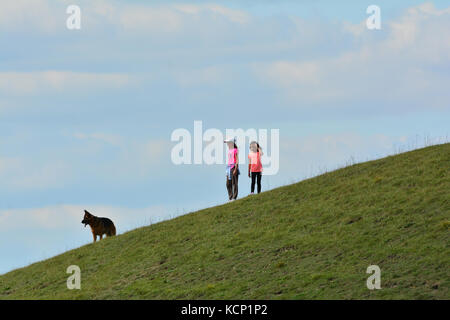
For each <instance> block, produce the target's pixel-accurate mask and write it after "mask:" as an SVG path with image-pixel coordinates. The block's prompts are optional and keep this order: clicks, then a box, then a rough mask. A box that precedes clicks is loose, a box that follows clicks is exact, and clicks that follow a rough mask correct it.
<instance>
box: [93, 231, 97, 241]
mask: <svg viewBox="0 0 450 320" xmlns="http://www.w3.org/2000/svg"><path fill="white" fill-rule="evenodd" d="M92 236H93V237H94V242H96V241H97V236H96V235H95V233H92Z"/></svg>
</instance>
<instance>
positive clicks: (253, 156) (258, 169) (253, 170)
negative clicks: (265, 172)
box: [248, 141, 263, 194]
mask: <svg viewBox="0 0 450 320" xmlns="http://www.w3.org/2000/svg"><path fill="white" fill-rule="evenodd" d="M262 155H263V153H262V150H261V147H260V146H259V143H258V142H256V141H252V142H251V143H250V153H249V154H248V160H249V162H248V177H249V178H251V179H252V185H251V188H250V191H251V194H253V193H254V192H255V182H256V183H257V184H258V193H260V192H261V176H262V164H261V156H262Z"/></svg>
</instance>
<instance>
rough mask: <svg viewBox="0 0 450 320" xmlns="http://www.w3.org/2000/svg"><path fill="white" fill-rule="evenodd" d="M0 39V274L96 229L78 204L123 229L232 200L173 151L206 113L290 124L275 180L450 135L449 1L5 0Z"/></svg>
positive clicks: (213, 177)
mask: <svg viewBox="0 0 450 320" xmlns="http://www.w3.org/2000/svg"><path fill="white" fill-rule="evenodd" d="M72 4H75V5H78V6H79V7H80V9H81V29H79V30H69V29H68V28H67V27H66V20H67V18H68V17H69V15H68V14H67V13H66V8H67V7H68V6H69V5H72ZM372 4H375V5H378V6H379V7H380V10H381V11H380V12H381V29H380V30H369V29H368V28H367V27H366V20H367V18H368V17H369V15H370V14H367V13H366V8H367V7H368V6H369V5H372ZM0 48H1V50H0V195H1V196H0V274H1V273H5V272H7V271H10V270H12V269H14V268H18V267H22V266H25V265H28V264H29V263H32V262H35V261H38V260H42V259H45V258H48V257H51V256H53V255H55V254H59V253H62V252H64V251H66V250H68V249H72V248H75V247H78V246H80V245H83V244H86V243H89V242H91V241H92V236H91V233H90V230H89V229H88V228H84V227H83V225H82V224H81V220H82V216H83V210H84V209H87V210H89V211H90V212H91V213H93V214H95V215H97V216H107V217H110V218H112V219H113V221H114V222H115V224H116V226H117V229H118V232H119V233H123V232H126V231H128V230H131V229H133V228H136V227H140V226H144V225H148V224H151V223H156V222H158V221H162V220H166V219H170V218H174V217H176V216H179V215H182V214H186V213H189V212H191V211H192V210H197V209H201V208H205V207H209V206H214V205H217V204H222V203H225V202H226V201H227V192H226V187H225V168H224V165H218V164H216V165H206V164H192V165H175V164H174V163H173V162H172V160H171V150H172V148H173V147H174V145H175V144H176V143H175V142H173V141H171V134H172V132H174V130H176V129H178V128H185V129H186V130H188V131H189V132H193V128H194V121H202V125H203V130H207V129H209V128H215V129H218V130H220V131H222V132H225V130H226V129H233V128H236V129H237V128H242V129H244V130H247V129H249V128H254V129H257V130H263V129H265V130H268V131H270V130H273V129H278V130H279V137H280V139H279V159H280V163H279V170H278V173H277V174H275V175H271V176H269V175H266V176H263V179H262V187H263V191H264V190H268V189H271V188H275V187H278V186H282V185H285V184H289V183H293V182H297V181H300V180H302V179H305V178H309V177H312V176H315V175H317V174H320V173H323V172H325V171H327V170H328V171H330V170H334V169H336V168H340V167H342V166H345V165H348V164H351V163H354V162H360V161H366V160H370V159H376V158H380V157H383V156H386V155H390V154H394V153H397V152H401V151H406V150H411V149H414V148H418V147H421V146H424V145H428V144H432V143H442V142H446V141H448V136H449V130H448V128H449V126H448V123H449V122H450V121H449V120H450V106H449V102H450V90H448V86H449V83H450V81H449V80H450V6H449V5H448V2H447V1H426V2H424V1H415V0H412V1H401V0H399V1H381V0H380V1H356V0H355V1H339V2H338V1H312V0H305V1H277V2H276V4H275V2H273V1H258V2H255V1H246V0H242V1H234V0H233V1H220V2H213V1H196V2H193V1H177V2H169V1H151V2H150V1H149V2H142V1H103V0H98V1H75V0H71V1H50V0H16V1H8V2H6V1H2V2H1V3H0ZM224 148H225V146H224ZM224 150H225V149H224ZM241 150H242V151H241V156H242V157H243V158H245V152H247V151H246V148H245V146H243V147H242V149H241ZM243 171H244V174H242V175H241V176H240V184H239V188H240V197H245V196H247V195H248V194H249V191H250V190H249V189H250V183H249V179H248V178H247V176H246V174H245V169H244V170H243ZM211 227H212V228H213V227H214V226H211Z"/></svg>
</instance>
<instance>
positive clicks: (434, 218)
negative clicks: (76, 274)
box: [0, 144, 450, 299]
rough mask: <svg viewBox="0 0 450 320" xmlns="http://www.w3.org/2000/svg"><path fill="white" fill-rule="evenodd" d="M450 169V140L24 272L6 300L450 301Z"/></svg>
mask: <svg viewBox="0 0 450 320" xmlns="http://www.w3.org/2000/svg"><path fill="white" fill-rule="evenodd" d="M449 172H450V144H444V145H439V146H432V147H427V148H424V149H419V150H415V151H411V152H407V153H403V154H399V155H395V156H390V157H387V158H383V159H380V160H375V161H370V162H365V163H360V164H356V165H353V166H350V167H347V168H344V169H340V170H336V171H333V172H330V173H326V174H323V175H321V176H318V177H315V178H312V179H309V180H305V181H302V182H299V183H296V184H293V185H289V186H285V187H281V188H277V189H274V190H271V191H268V192H264V193H261V194H259V195H254V196H250V197H246V198H243V199H241V200H238V201H235V202H232V203H229V204H226V205H222V206H218V207H214V208H209V209H205V210H201V211H198V212H194V213H191V214H188V215H184V216H181V217H178V218H176V219H173V220H170V221H165V222H161V223H158V224H154V225H151V226H148V227H143V228H139V229H136V230H133V231H130V232H127V233H125V234H122V235H120V236H117V237H114V238H109V239H106V240H103V241H100V242H97V243H96V244H89V245H86V246H83V247H81V248H78V249H75V250H71V251H68V252H66V253H64V254H62V255H59V256H56V257H54V258H51V259H48V260H45V261H42V262H38V263H35V264H32V265H30V266H28V267H26V268H22V269H18V270H14V271H12V272H9V273H7V274H5V275H3V276H0V298H3V299H449V298H450V295H449V281H450V274H449V265H450V250H449V239H450V237H449V226H450V201H449V200H450V175H449ZM73 264H75V265H78V266H80V268H81V272H82V274H81V276H82V288H81V290H68V289H67V288H66V280H67V277H68V276H69V275H68V274H66V268H67V267H68V266H69V265H73ZM372 264H375V265H378V266H379V267H380V268H381V287H382V289H381V290H373V291H372V290H368V289H367V287H366V279H367V277H368V276H369V275H368V274H366V269H367V267H368V266H369V265H372Z"/></svg>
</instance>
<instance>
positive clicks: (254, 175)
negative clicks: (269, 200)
mask: <svg viewBox="0 0 450 320" xmlns="http://www.w3.org/2000/svg"><path fill="white" fill-rule="evenodd" d="M261 176H262V175H261V172H252V188H251V192H252V193H253V192H254V191H255V180H257V182H258V193H260V192H261Z"/></svg>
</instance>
